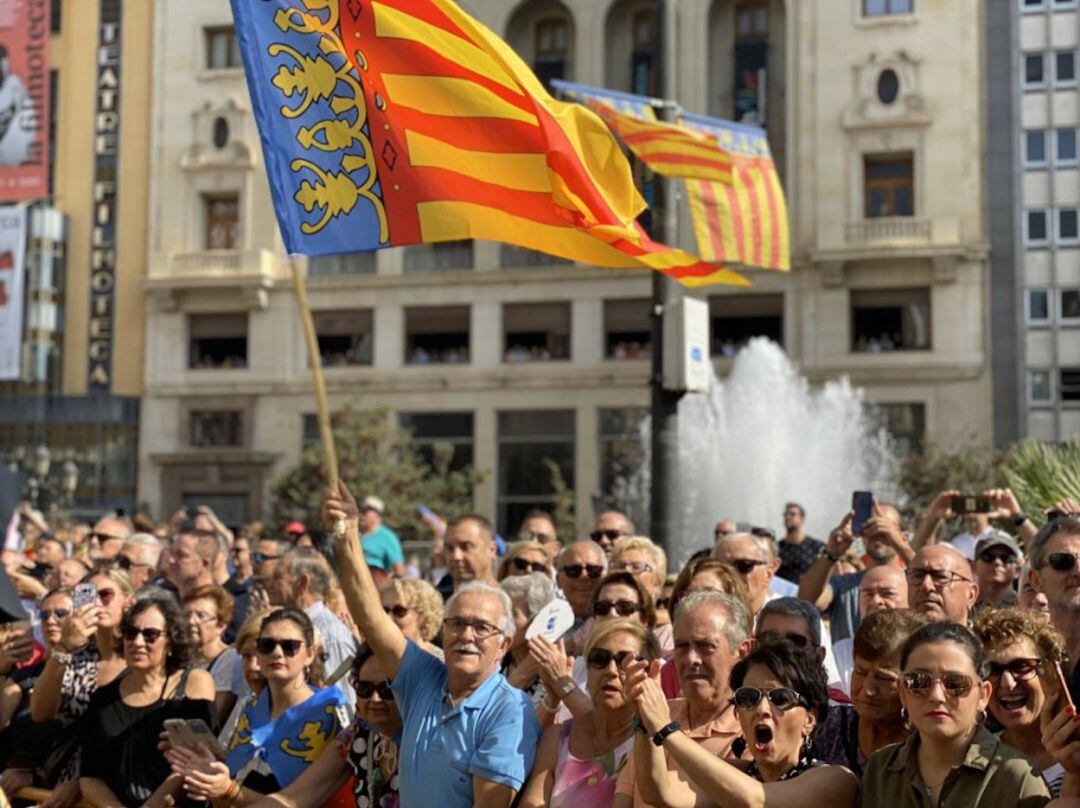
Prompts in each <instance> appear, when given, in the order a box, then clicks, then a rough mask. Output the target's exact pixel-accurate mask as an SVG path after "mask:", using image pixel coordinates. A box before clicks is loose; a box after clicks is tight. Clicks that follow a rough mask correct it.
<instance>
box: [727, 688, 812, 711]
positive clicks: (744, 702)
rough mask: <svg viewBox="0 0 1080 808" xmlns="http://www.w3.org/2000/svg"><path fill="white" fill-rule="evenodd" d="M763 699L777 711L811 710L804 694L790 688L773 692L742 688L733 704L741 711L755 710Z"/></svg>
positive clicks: (732, 700) (736, 694)
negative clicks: (794, 708)
mask: <svg viewBox="0 0 1080 808" xmlns="http://www.w3.org/2000/svg"><path fill="white" fill-rule="evenodd" d="M762 699H768V700H769V704H771V705H772V706H773V707H775V708H776V709H777V710H790V709H791V708H792V707H805V708H806V709H810V703H809V702H808V701H807V700H806V699H804V698H803V697H802V694H800V693H798V692H796V691H794V690H792V689H791V688H790V687H774V688H772V689H771V690H762V689H761V688H760V687H740V688H739V689H738V690H736V691H735V693H734V697H733V698H732V699H731V703H732V704H734V705H735V707H736V708H737V709H739V710H753V709H754V708H755V707H757V706H758V705H759V704H761V700H762Z"/></svg>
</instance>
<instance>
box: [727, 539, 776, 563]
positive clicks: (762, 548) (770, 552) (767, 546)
mask: <svg viewBox="0 0 1080 808" xmlns="http://www.w3.org/2000/svg"><path fill="white" fill-rule="evenodd" d="M742 539H753V541H754V544H755V545H757V548H758V552H759V553H761V555H762V556H763V558H762V559H761V560H762V561H775V560H776V553H777V551H776V544H775V543H774V542H773V540H772V539H770V538H769V537H768V536H758V535H757V534H756V533H728V534H727V535H726V536H721V537H720V538H719V539H717V540H716V546H717V547H720V545H722V544H727V543H728V542H733V541H739V540H742Z"/></svg>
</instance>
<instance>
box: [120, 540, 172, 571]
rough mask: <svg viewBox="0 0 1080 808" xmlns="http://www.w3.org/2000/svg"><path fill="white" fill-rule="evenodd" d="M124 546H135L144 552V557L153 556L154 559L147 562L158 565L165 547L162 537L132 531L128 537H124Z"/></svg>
mask: <svg viewBox="0 0 1080 808" xmlns="http://www.w3.org/2000/svg"><path fill="white" fill-rule="evenodd" d="M123 546H124V547H133V548H135V549H138V550H140V551H142V552H143V553H144V555H143V556H142V557H143V558H148V557H150V554H152V556H153V561H147V562H145V563H148V564H151V565H156V564H157V563H158V559H159V558H160V557H161V551H162V549H163V548H164V544H162V542H161V539H159V538H158V537H157V536H155V535H153V534H152V533H132V534H131V535H130V536H128V537H127V538H126V539H124V544H123Z"/></svg>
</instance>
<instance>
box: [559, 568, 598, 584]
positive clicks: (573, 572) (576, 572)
mask: <svg viewBox="0 0 1080 808" xmlns="http://www.w3.org/2000/svg"><path fill="white" fill-rule="evenodd" d="M559 572H561V573H563V574H564V575H566V577H567V578H580V577H581V574H582V573H583V572H584V573H586V574H587V575H588V576H589V577H590V578H592V579H594V580H595V579H596V578H599V577H600V576H601V575H603V574H604V568H603V567H601V566H600V565H599V564H567V565H566V566H565V567H563V568H562V569H561V570H559Z"/></svg>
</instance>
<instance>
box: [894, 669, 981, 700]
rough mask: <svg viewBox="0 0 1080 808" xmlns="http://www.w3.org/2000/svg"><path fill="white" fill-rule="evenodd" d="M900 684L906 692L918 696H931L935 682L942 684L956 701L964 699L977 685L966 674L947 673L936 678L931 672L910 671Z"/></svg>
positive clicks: (901, 679) (946, 692)
mask: <svg viewBox="0 0 1080 808" xmlns="http://www.w3.org/2000/svg"><path fill="white" fill-rule="evenodd" d="M900 682H901V683H902V684H903V685H904V688H905V689H906V690H909V691H911V692H912V693H914V694H915V695H917V696H926V695H929V693H930V689H931V688H932V687H933V686H934V682H941V686H942V687H943V688H944V689H945V694H946V695H948V696H951V697H952V698H954V699H959V698H963V697H964V696H966V695H967V694H968V693H970V692H971V688H972V686H973V685H974V684H975V683H974V681H973V680H972V678H971V677H970V676H968V675H967V674H965V673H956V672H955V671H946V672H945V673H943V674H941V675H940V676H935V675H934V674H932V673H930V671H910V672H908V673H905V674H903V675H902V676H901V677H900Z"/></svg>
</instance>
